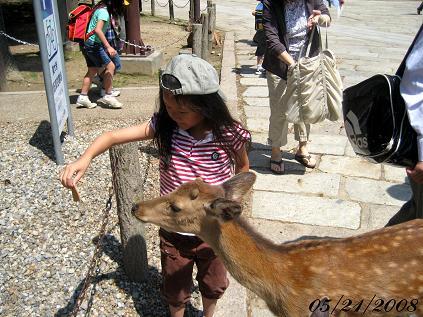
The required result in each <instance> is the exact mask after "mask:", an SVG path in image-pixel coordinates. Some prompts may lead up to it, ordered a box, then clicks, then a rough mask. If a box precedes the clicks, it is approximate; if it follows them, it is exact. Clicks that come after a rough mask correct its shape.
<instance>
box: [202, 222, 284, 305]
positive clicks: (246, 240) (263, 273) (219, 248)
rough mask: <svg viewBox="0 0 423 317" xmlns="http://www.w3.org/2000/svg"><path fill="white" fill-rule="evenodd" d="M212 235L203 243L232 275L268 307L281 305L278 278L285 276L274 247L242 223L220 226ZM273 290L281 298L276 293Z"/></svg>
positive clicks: (281, 255) (281, 260)
mask: <svg viewBox="0 0 423 317" xmlns="http://www.w3.org/2000/svg"><path fill="white" fill-rule="evenodd" d="M209 230H210V227H209ZM213 233H214V234H213V235H210V234H209V235H207V236H208V237H209V238H210V237H211V236H213V238H212V239H205V241H206V242H207V243H209V244H210V246H211V247H212V248H213V249H214V251H215V252H216V253H217V254H218V255H219V256H220V258H221V259H222V260H223V262H224V263H225V266H226V268H227V269H228V271H229V272H230V273H231V275H232V276H233V277H234V278H235V279H236V280H237V281H238V282H239V283H241V284H242V285H244V286H245V287H247V288H248V289H250V290H251V291H253V292H254V293H256V294H257V295H259V296H260V297H262V298H267V299H268V300H266V301H267V302H268V305H269V307H270V306H271V305H272V304H273V303H276V304H277V305H280V303H281V302H283V301H284V299H283V298H284V297H285V296H284V294H283V289H281V288H284V287H283V283H281V278H283V277H284V276H286V274H287V273H288V272H286V270H285V268H284V265H283V262H284V261H283V256H284V255H283V254H281V253H280V252H277V251H276V247H275V244H274V243H272V242H270V241H268V240H265V239H264V238H262V237H260V236H259V235H258V234H257V233H255V232H254V231H253V229H252V228H250V227H249V226H248V224H246V223H244V221H243V220H241V221H228V222H226V223H224V224H221V225H220V226H219V228H218V229H217V230H214V232H213ZM275 288H276V289H278V290H279V292H280V291H282V294H281V293H279V292H275ZM276 293H278V294H279V295H276Z"/></svg>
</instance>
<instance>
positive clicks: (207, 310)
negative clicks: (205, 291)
mask: <svg viewBox="0 0 423 317" xmlns="http://www.w3.org/2000/svg"><path fill="white" fill-rule="evenodd" d="M202 300H203V312H204V317H213V315H214V311H215V309H216V303H217V299H211V298H206V297H204V296H203V297H202Z"/></svg>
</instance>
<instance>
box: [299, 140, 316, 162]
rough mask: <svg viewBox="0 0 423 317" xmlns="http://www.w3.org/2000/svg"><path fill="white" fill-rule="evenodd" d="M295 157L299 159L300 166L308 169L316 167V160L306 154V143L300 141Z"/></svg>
mask: <svg viewBox="0 0 423 317" xmlns="http://www.w3.org/2000/svg"><path fill="white" fill-rule="evenodd" d="M296 155H299V156H300V157H301V158H300V160H301V161H302V162H301V164H303V165H307V167H310V168H314V166H316V159H315V158H314V157H313V156H311V155H310V154H309V153H308V150H307V141H300V142H299V143H298V151H297V154H296ZM296 159H297V158H296Z"/></svg>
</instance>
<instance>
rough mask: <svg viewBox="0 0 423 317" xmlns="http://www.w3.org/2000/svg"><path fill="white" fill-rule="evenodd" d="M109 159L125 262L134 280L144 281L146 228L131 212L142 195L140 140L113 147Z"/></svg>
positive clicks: (146, 266) (125, 266) (131, 278)
mask: <svg viewBox="0 0 423 317" xmlns="http://www.w3.org/2000/svg"><path fill="white" fill-rule="evenodd" d="M110 163H111V168H112V174H113V188H114V189H115V195H116V202H117V210H118V217H119V226H120V236H121V242H122V249H123V265H124V268H125V272H126V274H127V276H128V278H129V279H130V280H131V281H134V282H142V281H145V279H146V277H147V269H148V264H147V248H146V243H145V229H144V225H143V224H142V223H141V222H140V221H139V220H137V219H136V218H135V217H134V216H133V215H132V212H131V209H132V204H133V203H134V202H136V201H139V200H140V199H141V198H142V197H143V192H142V184H141V179H143V175H142V174H141V169H140V164H139V155H138V143H136V142H133V143H128V144H123V145H118V146H114V147H113V148H111V149H110Z"/></svg>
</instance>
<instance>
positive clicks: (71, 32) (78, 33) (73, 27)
mask: <svg viewBox="0 0 423 317" xmlns="http://www.w3.org/2000/svg"><path fill="white" fill-rule="evenodd" d="M99 7H100V6H94V7H91V6H89V5H87V4H81V5H79V6H77V7H76V8H75V9H74V10H72V11H71V12H70V13H69V20H68V25H67V27H66V29H67V33H68V39H69V40H70V41H73V42H78V43H83V42H85V41H86V40H87V39H88V38H89V37H90V36H91V35H93V34H94V33H95V31H94V30H92V31H91V32H89V33H87V28H88V25H89V24H90V20H91V16H92V15H93V13H94V11H95V10H96V9H98V8H99Z"/></svg>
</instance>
